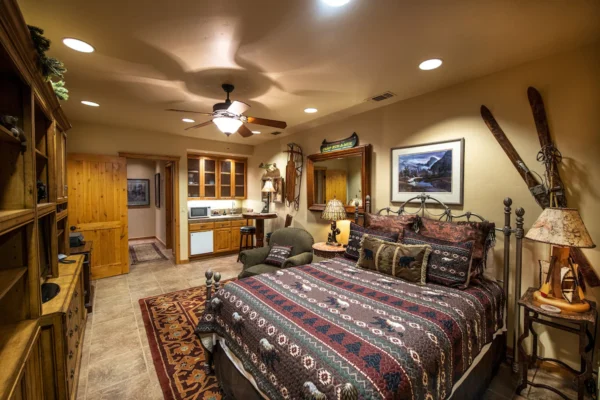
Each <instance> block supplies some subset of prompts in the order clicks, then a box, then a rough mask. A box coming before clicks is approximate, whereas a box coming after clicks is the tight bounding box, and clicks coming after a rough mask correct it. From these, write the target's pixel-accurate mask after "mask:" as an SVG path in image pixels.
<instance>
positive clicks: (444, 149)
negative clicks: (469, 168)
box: [390, 139, 465, 205]
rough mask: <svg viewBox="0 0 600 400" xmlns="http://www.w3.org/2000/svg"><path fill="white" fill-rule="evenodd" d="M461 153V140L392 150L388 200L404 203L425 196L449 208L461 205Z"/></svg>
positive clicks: (462, 169) (463, 148) (462, 155)
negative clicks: (424, 194)
mask: <svg viewBox="0 0 600 400" xmlns="http://www.w3.org/2000/svg"><path fill="white" fill-rule="evenodd" d="M464 151H465V140H464V139H456V140H449V141H446V142H437V143H427V144H420V145H416V146H407V147H396V148H393V149H392V150H391V157H390V158H391V164H392V165H391V179H390V180H391V182H390V186H391V188H390V194H391V199H390V200H391V201H392V202H394V203H398V202H405V201H407V200H409V199H411V198H412V197H415V196H418V195H419V194H420V193H426V194H431V195H434V196H435V198H436V199H439V200H440V201H442V202H443V203H445V204H448V205H451V204H459V205H460V204H462V203H463V190H464V188H463V180H464ZM415 201H417V200H415Z"/></svg>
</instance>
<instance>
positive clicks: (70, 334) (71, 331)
mask: <svg viewBox="0 0 600 400" xmlns="http://www.w3.org/2000/svg"><path fill="white" fill-rule="evenodd" d="M69 337H73V329H69Z"/></svg>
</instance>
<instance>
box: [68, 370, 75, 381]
mask: <svg viewBox="0 0 600 400" xmlns="http://www.w3.org/2000/svg"><path fill="white" fill-rule="evenodd" d="M69 377H70V378H71V379H73V378H75V370H74V369H73V368H71V373H70V374H69Z"/></svg>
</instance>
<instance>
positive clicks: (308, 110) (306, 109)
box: [304, 107, 319, 114]
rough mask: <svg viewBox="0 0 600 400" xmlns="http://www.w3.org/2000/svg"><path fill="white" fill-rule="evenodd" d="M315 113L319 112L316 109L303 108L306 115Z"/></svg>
mask: <svg viewBox="0 0 600 400" xmlns="http://www.w3.org/2000/svg"><path fill="white" fill-rule="evenodd" d="M317 111H319V110H317V109H316V108H312V107H309V108H305V109H304V112H305V113H307V114H314V113H316V112H317Z"/></svg>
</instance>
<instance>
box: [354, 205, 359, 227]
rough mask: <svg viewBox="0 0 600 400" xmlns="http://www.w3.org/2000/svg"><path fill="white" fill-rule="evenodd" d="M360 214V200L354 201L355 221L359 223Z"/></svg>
mask: <svg viewBox="0 0 600 400" xmlns="http://www.w3.org/2000/svg"><path fill="white" fill-rule="evenodd" d="M359 217H360V214H359V212H358V200H357V201H356V202H355V203H354V223H355V224H356V225H358V218H359Z"/></svg>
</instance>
